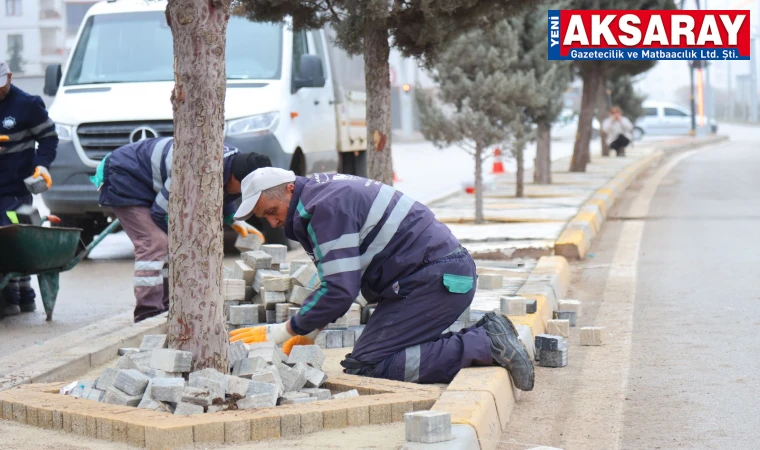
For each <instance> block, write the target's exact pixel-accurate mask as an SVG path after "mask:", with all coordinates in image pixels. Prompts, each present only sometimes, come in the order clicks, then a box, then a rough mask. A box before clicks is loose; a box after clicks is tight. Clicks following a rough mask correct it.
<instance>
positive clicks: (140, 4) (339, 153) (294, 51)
mask: <svg viewBox="0 0 760 450" xmlns="http://www.w3.org/2000/svg"><path fill="white" fill-rule="evenodd" d="M165 10H166V1H152V2H145V1H142V0H108V1H102V2H99V3H96V4H94V5H93V6H92V7H91V8H90V10H89V11H88V12H87V14H86V15H85V17H84V20H83V22H82V25H81V27H80V30H79V33H78V35H77V38H76V45H75V46H74V50H73V51H72V52H71V55H70V57H69V60H68V63H67V65H66V67H65V68H62V67H61V65H59V64H53V65H50V66H48V68H47V72H46V75H45V93H46V94H47V95H50V96H55V99H54V101H53V104H52V106H51V107H50V110H49V111H50V118H51V119H53V121H54V122H55V123H56V130H57V131H58V137H59V139H60V143H59V147H58V158H57V159H56V160H55V162H54V163H53V165H52V167H51V168H50V173H51V174H52V176H53V179H54V180H55V181H56V182H55V184H54V185H53V187H52V188H51V189H50V190H49V191H47V192H46V193H45V194H43V198H44V200H45V204H46V205H47V206H48V207H49V208H50V211H51V213H52V214H55V215H58V216H59V217H61V219H62V220H63V222H64V224H65V225H68V226H74V227H79V228H82V229H83V230H84V232H83V236H84V239H85V241H87V240H88V239H91V238H92V236H93V235H94V234H96V233H98V232H100V231H101V230H102V229H104V228H105V226H106V225H107V222H106V215H107V214H108V213H109V212H108V211H107V210H105V209H102V208H100V207H99V205H98V192H97V191H96V189H95V186H94V185H93V184H92V183H91V182H90V181H89V177H90V175H93V174H94V173H95V168H96V167H97V166H98V164H99V163H100V161H101V160H102V159H103V158H104V157H105V155H107V154H108V153H109V152H111V151H113V150H115V149H116V148H118V147H120V146H123V145H126V144H128V143H130V142H136V141H139V140H142V139H145V138H153V137H163V136H172V135H173V134H174V124H173V112H172V105H171V102H170V96H169V94H170V93H171V90H172V88H173V86H174V68H173V62H174V56H173V44H172V35H171V30H170V29H169V27H168V26H167V24H166V16H165V13H164V11H165ZM331 33H332V30H331V29H329V28H325V29H321V30H311V31H301V30H294V29H293V27H292V26H291V24H290V23H285V24H273V23H263V22H252V21H249V20H248V19H246V18H242V17H236V16H232V17H230V20H229V25H228V27H227V50H226V67H227V95H226V100H225V105H224V112H225V129H224V142H225V144H227V145H230V146H233V147H237V148H238V149H239V150H240V151H241V152H251V151H257V152H259V153H264V154H266V155H267V156H269V158H270V159H271V160H272V164H273V165H275V166H277V167H281V168H284V169H290V170H293V171H294V172H296V174H298V175H308V174H311V173H314V172H335V171H340V172H343V173H349V174H354V175H360V176H366V154H365V149H366V135H367V130H366V123H365V109H366V95H365V92H364V91H365V89H364V73H363V70H364V61H363V59H362V58H361V57H352V56H349V55H348V54H346V53H345V52H343V51H341V50H340V49H338V48H336V47H335V46H334V45H332V43H333V40H332V39H331V37H332V35H331ZM252 43H253V44H252ZM256 221H257V219H256V218H252V219H251V223H253V224H254V225H255V226H257V227H260V229H262V231H263V232H264V234H265V235H266V237H267V241H270V242H278V241H280V242H281V241H283V240H284V239H285V237H284V233H282V230H275V229H271V228H270V227H268V226H267V224H265V223H254V222H256Z"/></svg>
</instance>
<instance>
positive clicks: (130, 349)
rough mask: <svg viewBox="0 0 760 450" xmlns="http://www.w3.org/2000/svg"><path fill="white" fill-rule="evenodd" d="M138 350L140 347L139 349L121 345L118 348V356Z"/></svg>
mask: <svg viewBox="0 0 760 450" xmlns="http://www.w3.org/2000/svg"><path fill="white" fill-rule="evenodd" d="M139 351H140V349H139V348H134V347H122V348H120V349H119V356H124V355H128V354H130V353H137V352H139Z"/></svg>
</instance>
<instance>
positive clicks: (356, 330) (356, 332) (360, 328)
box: [348, 325, 364, 343]
mask: <svg viewBox="0 0 760 450" xmlns="http://www.w3.org/2000/svg"><path fill="white" fill-rule="evenodd" d="M348 329H349V330H352V331H353V332H354V343H356V341H358V340H359V337H361V335H362V333H364V325H359V326H356V327H348Z"/></svg>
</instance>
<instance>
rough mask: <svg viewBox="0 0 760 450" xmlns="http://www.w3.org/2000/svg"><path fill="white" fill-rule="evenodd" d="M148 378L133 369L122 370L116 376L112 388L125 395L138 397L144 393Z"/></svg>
mask: <svg viewBox="0 0 760 450" xmlns="http://www.w3.org/2000/svg"><path fill="white" fill-rule="evenodd" d="M149 381H150V378H148V377H146V376H145V375H143V374H142V373H140V372H139V371H137V370H135V369H122V370H120V371H119V373H118V374H117V375H116V381H114V383H113V386H114V387H115V388H116V389H119V390H120V391H122V392H124V393H126V394H127V395H140V396H142V395H143V393H145V388H146V387H147V386H148V382H149Z"/></svg>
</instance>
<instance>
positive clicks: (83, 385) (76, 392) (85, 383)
mask: <svg viewBox="0 0 760 450" xmlns="http://www.w3.org/2000/svg"><path fill="white" fill-rule="evenodd" d="M72 384H73V385H74V387H72V388H71V390H70V391H69V395H70V396H72V397H77V398H80V397H82V395H83V394H84V391H86V390H87V389H90V388H92V387H93V386H94V385H95V382H94V381H92V380H78V381H76V382H75V383H72Z"/></svg>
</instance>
